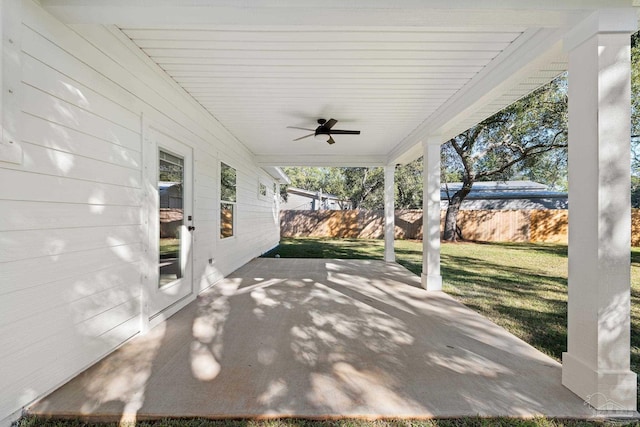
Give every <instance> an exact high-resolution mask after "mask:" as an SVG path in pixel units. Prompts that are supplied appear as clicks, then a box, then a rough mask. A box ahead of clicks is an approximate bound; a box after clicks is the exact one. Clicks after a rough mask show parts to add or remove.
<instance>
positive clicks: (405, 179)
mask: <svg viewBox="0 0 640 427" xmlns="http://www.w3.org/2000/svg"><path fill="white" fill-rule="evenodd" d="M395 183H396V195H395V204H396V208H397V209H422V157H421V158H419V159H417V160H414V161H413V162H411V163H407V164H406V165H402V166H397V167H396V173H395Z"/></svg>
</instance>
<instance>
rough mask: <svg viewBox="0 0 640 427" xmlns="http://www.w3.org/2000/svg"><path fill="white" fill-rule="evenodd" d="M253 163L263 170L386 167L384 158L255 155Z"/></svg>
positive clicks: (321, 155) (320, 155)
mask: <svg viewBox="0 0 640 427" xmlns="http://www.w3.org/2000/svg"><path fill="white" fill-rule="evenodd" d="M254 159H255V162H256V163H257V164H258V166H260V167H262V168H265V167H269V166H317V167H330V166H336V167H376V166H385V165H386V163H385V162H386V160H387V158H386V156H344V155H326V154H325V155H323V154H314V155H313V156H308V155H288V154H278V155H257V156H255V158H254Z"/></svg>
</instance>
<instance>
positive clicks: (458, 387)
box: [0, 0, 639, 425]
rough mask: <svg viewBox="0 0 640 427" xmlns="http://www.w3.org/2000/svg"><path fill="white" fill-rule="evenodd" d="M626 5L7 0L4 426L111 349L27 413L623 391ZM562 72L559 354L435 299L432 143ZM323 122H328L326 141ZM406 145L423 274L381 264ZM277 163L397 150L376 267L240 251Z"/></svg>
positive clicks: (548, 404)
mask: <svg viewBox="0 0 640 427" xmlns="http://www.w3.org/2000/svg"><path fill="white" fill-rule="evenodd" d="M638 5H639V4H638V1H637V0H589V1H580V2H578V1H574V0H539V1H536V2H534V3H532V2H522V1H521V0H487V1H482V2H479V1H477V0H460V1H456V2H451V1H448V0H397V1H388V0H367V1H361V0H327V1H325V2H323V4H322V5H318V3H317V2H313V1H310V0H304V1H303V0H263V1H259V2H253V1H235V0H233V1H229V0H189V1H176V0H157V1H153V2H151V1H148V0H127V1H124V0H38V1H34V0H3V1H2V2H0V12H1V13H0V16H1V19H0V24H1V25H2V27H1V28H0V30H1V32H2V34H3V42H2V57H3V62H2V69H1V71H2V74H1V75H0V78H1V81H2V91H0V104H1V105H2V107H3V108H2V114H1V116H2V138H1V139H0V173H1V174H2V180H3V182H5V183H9V184H10V185H9V184H8V185H5V186H4V187H3V192H2V194H1V195H0V202H1V203H2V209H3V215H2V217H1V218H0V239H1V241H0V242H1V243H2V244H1V245H0V248H1V249H2V251H0V263H2V269H3V274H4V277H3V279H4V280H3V282H2V283H1V286H0V295H1V296H2V298H0V304H2V305H1V306H0V312H2V313H3V314H4V316H3V317H2V318H1V319H0V320H1V322H0V341H1V342H3V343H7V344H6V345H5V346H4V348H3V352H2V354H0V368H2V371H0V377H2V378H3V379H4V380H5V381H6V384H8V385H7V386H6V387H4V389H3V390H0V425H10V424H11V423H12V422H13V420H15V419H17V417H19V416H20V413H21V411H22V410H23V408H26V407H29V406H30V405H31V403H33V402H34V401H36V400H38V399H41V398H42V397H43V396H45V395H47V394H48V393H49V392H50V391H51V390H53V389H55V388H57V387H59V386H60V385H61V384H64V383H66V382H67V381H69V380H70V379H72V378H74V377H75V376H76V375H77V374H78V373H79V372H82V370H83V369H85V368H86V367H87V366H90V365H91V364H93V363H95V362H97V361H99V360H102V359H103V357H104V356H107V355H109V354H110V353H112V352H113V351H114V350H116V349H118V348H119V350H117V351H115V353H113V354H111V355H109V356H108V357H107V358H106V359H104V360H103V361H102V362H100V363H99V364H98V365H96V366H95V367H93V368H90V370H89V371H88V372H86V373H83V374H81V375H80V376H79V377H76V378H75V379H72V380H71V382H69V383H68V384H67V385H66V386H64V387H63V388H61V389H60V390H59V391H57V392H55V393H54V394H52V395H50V396H48V397H46V398H44V400H40V403H38V404H36V405H35V406H32V410H33V411H34V412H35V413H42V414H46V413H51V414H53V413H55V414H58V415H65V414H86V415H94V416H101V415H104V416H110V417H114V418H122V417H129V416H131V417H133V416H137V417H143V416H144V417H146V416H149V417H152V416H163V415H168V414H171V415H181V416H191V415H194V416H195V415H206V416H244V415H246V416H250V415H252V416H284V415H296V416H310V417H312V416H318V417H325V416H327V417H328V416H347V415H353V416H356V415H357V416H371V417H376V416H416V417H428V416H458V415H476V414H481V415H522V416H528V415H536V414H544V415H549V416H589V415H590V414H592V412H591V411H592V409H591V408H590V407H589V406H585V405H584V402H588V404H589V405H591V407H593V408H596V409H598V410H614V411H617V410H622V411H626V413H635V411H636V409H637V378H636V374H635V373H634V372H632V371H631V369H630V363H629V354H630V350H631V348H630V259H629V250H630V222H631V221H630V219H631V218H630V206H631V203H630V194H629V189H630V173H629V172H630V171H629V165H630V96H631V90H630V71H631V61H630V35H631V34H632V33H634V32H635V31H636V30H637V27H638V10H639V7H638ZM564 72H568V73H569V83H568V84H569V87H568V99H569V105H568V111H569V114H568V115H569V120H568V121H569V124H568V127H569V131H568V134H569V135H568V140H569V177H568V181H569V201H570V202H569V203H570V208H569V209H570V212H569V222H570V227H569V230H570V231H569V233H570V235H569V277H568V294H569V298H568V318H567V326H568V334H567V351H566V352H565V353H564V354H563V357H562V367H561V366H560V365H559V364H558V363H556V362H554V361H552V360H551V359H549V358H548V357H546V356H544V355H542V354H540V353H539V352H537V351H536V350H534V349H533V348H531V347H530V346H528V345H527V344H525V343H523V342H521V341H519V340H517V339H516V338H514V337H513V336H511V335H509V334H508V333H506V332H505V331H503V330H502V329H500V328H498V327H496V326H495V325H493V324H491V323H490V322H489V321H487V320H486V319H484V318H482V317H481V316H479V315H477V314H474V313H473V312H472V311H470V310H468V309H466V308H465V307H463V306H461V305H460V304H458V303H456V302H455V301H453V300H452V299H451V298H449V297H447V296H446V295H444V294H442V293H441V289H442V276H441V271H440V146H441V144H443V143H445V142H446V141H448V140H449V139H450V138H452V137H455V136H456V135H458V134H459V133H460V132H463V131H464V130H466V129H468V128H470V127H471V126H473V125H475V124H477V123H479V122H480V121H482V120H484V119H486V118H487V117H490V116H491V115H492V114H494V113H496V112H497V111H499V110H501V109H502V108H504V107H506V106H508V105H509V104H511V103H513V102H514V101H516V100H517V99H519V98H521V97H523V96H525V95H527V94H528V93H530V92H531V91H533V90H535V89H536V88H539V87H540V86H542V85H544V84H546V83H548V82H549V81H550V80H552V79H553V78H555V77H556V76H558V75H559V74H561V73H564ZM331 119H334V120H331ZM324 123H331V124H332V125H333V124H336V123H338V124H336V127H335V128H333V129H334V133H333V134H335V135H336V138H335V141H333V139H332V138H330V139H327V137H328V135H329V133H328V131H327V128H326V127H324V125H323V124H324ZM318 124H320V126H318V127H317V128H316V126H317V125H318ZM305 129H306V130H305ZM338 130H342V133H337V131H338ZM347 130H351V131H352V132H358V131H359V132H360V133H358V134H355V133H349V132H348V131H347ZM307 132H312V133H310V134H307V135H305V133H307ZM345 132H346V133H345ZM312 136H313V138H312ZM331 141H333V142H335V143H329V144H328V143H327V142H331ZM419 157H423V159H424V175H423V186H424V195H423V229H424V233H423V236H424V239H423V241H424V248H423V258H422V260H423V261H422V271H421V276H420V277H415V276H413V275H411V274H409V273H408V272H407V271H405V270H404V269H402V268H401V267H399V266H398V265H397V264H395V263H394V260H395V253H394V224H393V221H394V219H393V218H394V215H393V212H394V188H395V185H394V171H395V167H396V165H398V164H404V163H407V162H410V161H413V160H415V159H417V158H419ZM281 166H349V167H384V169H385V256H384V260H385V261H386V264H385V263H383V262H375V263H370V264H366V263H365V264H363V263H362V262H350V261H315V264H314V262H310V261H285V260H277V261H272V260H256V261H251V262H250V263H249V264H248V265H245V266H244V267H243V265H244V264H245V263H247V262H249V261H250V260H252V259H253V258H255V257H257V256H259V255H260V254H263V253H265V252H266V251H268V250H270V249H271V248H273V247H275V246H276V245H277V244H278V240H279V228H278V211H279V205H278V203H279V199H278V189H279V188H278V185H279V184H280V183H282V182H285V181H286V180H287V177H286V176H284V174H283V173H282V171H281V170H280V169H279V167H281ZM167 171H174V172H175V173H171V174H168V173H167ZM176 171H177V172H176ZM169 175H171V176H169ZM170 178H171V179H170ZM174 182H175V183H181V184H180V185H182V186H183V187H182V188H183V192H184V195H183V200H182V202H181V204H180V206H181V208H180V209H182V220H181V221H182V222H181V223H180V224H178V225H179V229H180V233H181V234H180V242H179V244H177V243H176V244H175V246H176V247H175V248H174V250H173V251H174V253H179V254H180V271H179V272H178V273H174V272H173V271H172V272H171V274H170V275H169V274H164V273H166V272H162V271H160V267H161V266H162V265H161V264H160V262H161V261H162V258H160V255H161V254H162V251H163V250H164V249H166V246H165V247H163V246H161V245H160V244H161V243H162V242H161V237H162V236H161V231H160V227H161V225H162V224H161V221H160V209H163V208H162V206H161V204H160V202H159V184H161V183H165V184H166V183H174ZM14 183H15V185H14ZM171 237H176V236H171ZM183 237H184V238H183ZM165 238H168V237H167V236H164V237H163V238H162V239H163V240H164V239H165ZM174 243H175V242H174ZM171 259H178V258H177V257H175V258H171ZM309 263H310V264H309ZM163 276H171V277H170V278H169V279H170V282H163V281H162V280H160V279H161V278H162V277H163ZM165 278H166V277H165ZM202 292H204V293H202ZM201 293H202V294H201ZM194 300H195V302H194ZM182 308H185V309H184V310H183V311H180V310H181V309H182ZM171 316H173V317H171ZM165 319H168V321H167V322H166V323H164V321H165ZM145 334H146V335H145ZM130 340H131V342H129V341H130ZM178 386H179V387H178Z"/></svg>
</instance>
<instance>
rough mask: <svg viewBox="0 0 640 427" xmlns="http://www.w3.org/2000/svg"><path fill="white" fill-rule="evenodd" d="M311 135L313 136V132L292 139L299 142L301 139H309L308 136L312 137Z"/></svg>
mask: <svg viewBox="0 0 640 427" xmlns="http://www.w3.org/2000/svg"><path fill="white" fill-rule="evenodd" d="M313 135H315V132H314V133H310V134H309V135H305V136H301V137H300V138H296V139H294V141H300V140H301V139H305V138H309V137H310V136H313Z"/></svg>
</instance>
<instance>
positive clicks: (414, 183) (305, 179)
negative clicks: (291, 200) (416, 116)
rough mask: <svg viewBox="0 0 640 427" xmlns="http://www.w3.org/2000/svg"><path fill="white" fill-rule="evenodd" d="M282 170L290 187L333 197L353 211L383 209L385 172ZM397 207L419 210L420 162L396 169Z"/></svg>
mask: <svg viewBox="0 0 640 427" xmlns="http://www.w3.org/2000/svg"><path fill="white" fill-rule="evenodd" d="M283 171H284V172H285V173H286V174H287V176H288V177H289V178H290V179H291V185H292V186H293V187H297V188H303V189H305V190H311V191H322V192H324V193H329V194H333V195H335V196H338V197H339V198H341V199H343V200H349V202H350V203H351V206H352V207H353V208H354V209H383V208H384V169H383V168H380V167H377V168H364V167H357V168H338V167H334V168H310V167H296V168H294V167H289V168H283ZM395 181H396V190H395V197H396V208H398V209H404V208H413V209H420V208H422V160H421V159H418V160H416V161H414V162H411V163H409V164H408V165H406V166H398V167H397V168H396V174H395Z"/></svg>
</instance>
